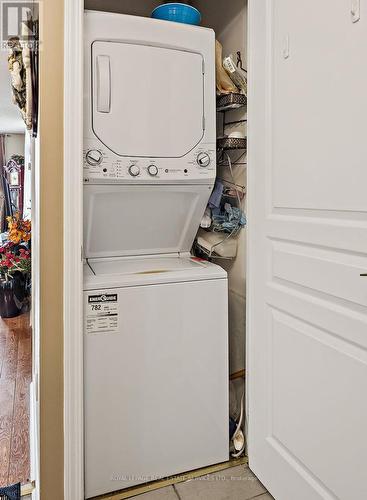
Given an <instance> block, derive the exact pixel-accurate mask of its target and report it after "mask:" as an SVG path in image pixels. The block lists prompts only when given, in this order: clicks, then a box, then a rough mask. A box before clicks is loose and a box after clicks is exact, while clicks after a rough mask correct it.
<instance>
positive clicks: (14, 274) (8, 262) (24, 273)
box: [0, 213, 31, 318]
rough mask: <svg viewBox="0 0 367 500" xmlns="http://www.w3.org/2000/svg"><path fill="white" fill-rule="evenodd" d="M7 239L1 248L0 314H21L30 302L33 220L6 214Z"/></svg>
mask: <svg viewBox="0 0 367 500" xmlns="http://www.w3.org/2000/svg"><path fill="white" fill-rule="evenodd" d="M7 222H8V241H7V242H6V243H5V244H4V245H3V246H2V247H0V316H1V317H2V318H13V317H15V316H18V315H19V314H20V313H21V312H22V311H24V310H25V308H26V307H27V306H29V304H30V300H29V297H30V286H31V222H30V221H29V220H25V219H23V218H22V217H21V216H20V214H19V213H16V214H15V215H13V216H11V217H7Z"/></svg>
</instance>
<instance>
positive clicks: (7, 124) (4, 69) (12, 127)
mask: <svg viewBox="0 0 367 500" xmlns="http://www.w3.org/2000/svg"><path fill="white" fill-rule="evenodd" d="M24 131H25V125H24V122H23V120H22V117H21V115H20V111H19V109H18V108H17V106H15V105H14V104H13V103H12V100H11V90H10V75H9V71H8V52H7V51H6V50H3V49H2V48H1V47H0V134H1V133H13V134H14V133H24Z"/></svg>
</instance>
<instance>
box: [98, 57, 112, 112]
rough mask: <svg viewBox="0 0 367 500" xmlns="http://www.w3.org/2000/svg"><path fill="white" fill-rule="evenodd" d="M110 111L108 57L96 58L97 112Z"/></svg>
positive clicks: (109, 69)
mask: <svg viewBox="0 0 367 500" xmlns="http://www.w3.org/2000/svg"><path fill="white" fill-rule="evenodd" d="M110 109H111V68H110V58H109V56H97V111H98V112H99V113H109V112H110Z"/></svg>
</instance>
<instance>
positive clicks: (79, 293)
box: [63, 0, 84, 500]
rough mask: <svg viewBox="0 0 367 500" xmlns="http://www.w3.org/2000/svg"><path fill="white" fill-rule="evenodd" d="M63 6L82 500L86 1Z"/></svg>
mask: <svg viewBox="0 0 367 500" xmlns="http://www.w3.org/2000/svg"><path fill="white" fill-rule="evenodd" d="M64 6H65V10H64V214H63V215H64V294H63V299H64V498H65V500H82V499H84V457H83V453H84V451H83V449H84V443H83V436H84V424H83V335H82V331H83V253H82V245H83V205H82V203H83V172H82V170H83V169H82V165H83V163H82V161H83V160H82V151H83V14H84V2H83V0H65V1H64Z"/></svg>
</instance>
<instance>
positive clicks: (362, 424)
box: [247, 0, 367, 500]
mask: <svg viewBox="0 0 367 500" xmlns="http://www.w3.org/2000/svg"><path fill="white" fill-rule="evenodd" d="M351 4H354V5H355V6H356V8H357V7H358V2H357V1H355V2H351V1H350V0H323V1H322V2H320V1H319V0H308V1H307V2H305V1H303V0H297V1H295V0H250V12H249V16H250V30H251V33H250V54H251V55H250V58H251V60H250V75H251V82H250V89H251V96H250V99H249V102H250V108H249V161H248V162H249V172H248V173H249V189H248V191H249V207H248V215H249V227H248V230H249V259H250V262H249V264H250V265H249V268H250V276H249V321H248V351H247V352H248V366H247V373H248V386H247V388H248V410H247V414H248V415H247V416H248V429H249V436H248V446H249V460H250V467H251V468H252V469H253V471H254V472H255V473H256V474H257V475H258V476H259V478H260V480H262V481H263V483H264V484H265V486H267V487H268V489H269V490H270V492H271V493H272V494H273V496H274V497H275V498H276V499H277V500H319V499H325V500H326V499H328V500H331V499H340V500H362V499H365V498H367V481H366V464H367V425H366V423H367V396H366V394H367V352H366V350H367V277H360V273H362V272H365V271H366V270H367V139H366V138H367V125H366V117H367V57H366V56H367V51H366V47H367V0H361V1H360V20H359V21H357V22H355V23H353V22H352V20H353V19H352V15H351ZM357 17H358V13H357Z"/></svg>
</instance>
